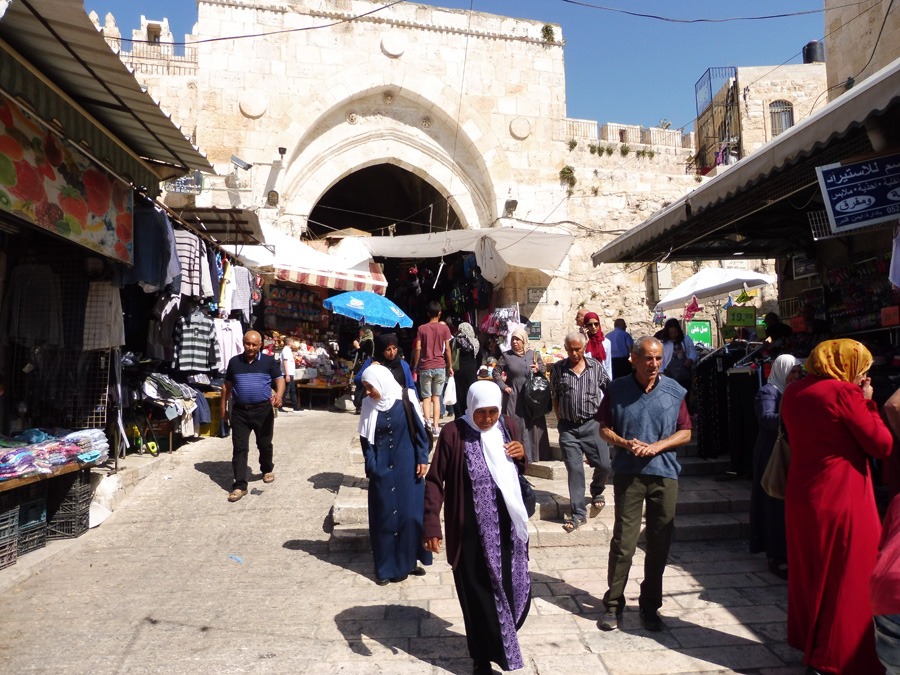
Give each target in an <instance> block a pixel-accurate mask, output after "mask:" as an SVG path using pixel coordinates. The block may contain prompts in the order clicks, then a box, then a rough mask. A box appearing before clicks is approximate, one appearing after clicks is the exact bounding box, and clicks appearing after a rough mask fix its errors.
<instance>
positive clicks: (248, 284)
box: [231, 265, 255, 323]
mask: <svg viewBox="0 0 900 675" xmlns="http://www.w3.org/2000/svg"><path fill="white" fill-rule="evenodd" d="M231 270H232V272H233V273H234V293H233V294H232V296H231V311H232V312H234V311H237V310H241V314H242V316H243V317H244V321H245V322H246V323H250V313H251V311H252V309H253V305H252V301H253V289H254V287H255V283H254V280H253V273H252V272H251V271H250V270H248V269H247V268H246V267H239V266H237V265H233V266H232V267H231Z"/></svg>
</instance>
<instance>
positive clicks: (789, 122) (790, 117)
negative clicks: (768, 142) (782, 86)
mask: <svg viewBox="0 0 900 675" xmlns="http://www.w3.org/2000/svg"><path fill="white" fill-rule="evenodd" d="M769 117H770V118H771V120H772V138H775V137H776V136H777V135H778V134H780V133H782V132H783V131H787V130H788V129H790V128H791V127H792V126H794V106H793V105H791V103H790V102H789V101H774V102H772V103H770V104H769Z"/></svg>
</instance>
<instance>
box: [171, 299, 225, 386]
mask: <svg viewBox="0 0 900 675" xmlns="http://www.w3.org/2000/svg"><path fill="white" fill-rule="evenodd" d="M220 361H221V356H220V354H219V342H218V339H217V338H216V329H215V325H214V323H213V320H212V319H210V318H209V317H208V316H205V315H204V314H203V313H202V312H200V311H196V312H194V313H193V314H190V315H188V316H183V317H181V318H180V319H179V320H178V323H176V324H175V367H176V368H178V370H182V371H195V370H198V371H201V372H209V371H211V370H213V369H215V368H216V366H217V364H218V363H219V362H220Z"/></svg>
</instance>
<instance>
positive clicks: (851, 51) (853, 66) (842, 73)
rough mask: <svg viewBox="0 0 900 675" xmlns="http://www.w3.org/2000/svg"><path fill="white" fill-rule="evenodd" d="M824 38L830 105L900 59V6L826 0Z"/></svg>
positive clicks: (875, 1) (877, 0)
mask: <svg viewBox="0 0 900 675" xmlns="http://www.w3.org/2000/svg"><path fill="white" fill-rule="evenodd" d="M889 10H890V14H886V13H887V12H888V11H889ZM882 26H883V28H882ZM879 34H880V37H879ZM825 35H826V38H825V43H826V49H827V59H828V100H829V101H830V100H833V99H835V98H837V97H838V96H840V95H841V94H843V93H844V92H845V91H846V90H847V88H848V87H847V86H846V84H847V78H853V81H854V83H855V84H859V83H860V82H862V81H863V80H864V79H865V78H867V77H869V76H870V75H872V74H874V73H876V72H878V71H879V70H881V69H882V68H884V66H886V65H887V64H889V63H891V62H892V61H895V60H896V59H898V58H900V5H897V4H892V3H890V2H882V1H881V0H867V1H866V2H861V3H847V2H843V0H825Z"/></svg>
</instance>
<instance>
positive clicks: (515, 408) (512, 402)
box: [494, 328, 552, 462]
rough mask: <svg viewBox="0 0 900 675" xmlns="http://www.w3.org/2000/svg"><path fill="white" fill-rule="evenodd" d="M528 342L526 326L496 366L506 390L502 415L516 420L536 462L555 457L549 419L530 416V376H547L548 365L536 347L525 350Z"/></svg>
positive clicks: (530, 458) (496, 378)
mask: <svg viewBox="0 0 900 675" xmlns="http://www.w3.org/2000/svg"><path fill="white" fill-rule="evenodd" d="M527 344H528V333H526V332H525V329H524V328H518V329H516V330H515V331H514V332H513V334H512V338H511V339H510V345H511V346H512V349H510V350H509V351H507V352H506V353H505V354H503V355H502V356H501V357H500V360H499V361H497V365H496V367H495V368H494V382H496V383H497V386H498V387H500V389H501V391H503V414H504V415H508V416H509V417H511V418H512V419H513V420H515V422H516V427H518V430H519V437H520V438H521V439H522V444H523V445H524V446H525V455H526V456H527V457H528V461H529V462H537V461H540V460H549V459H552V457H551V456H550V440H549V438H548V437H547V418H546V417H545V415H538V416H536V417H531V416H530V415H529V411H528V409H527V408H526V405H525V397H524V396H523V393H524V388H525V384H526V382H527V381H528V378H529V377H532V376H539V377H544V373H545V372H546V368H545V366H544V361H543V360H542V359H541V358H540V357H539V356H538V355H537V353H536V352H535V351H534V350H531V349H528V350H526V349H525V345H527Z"/></svg>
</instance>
